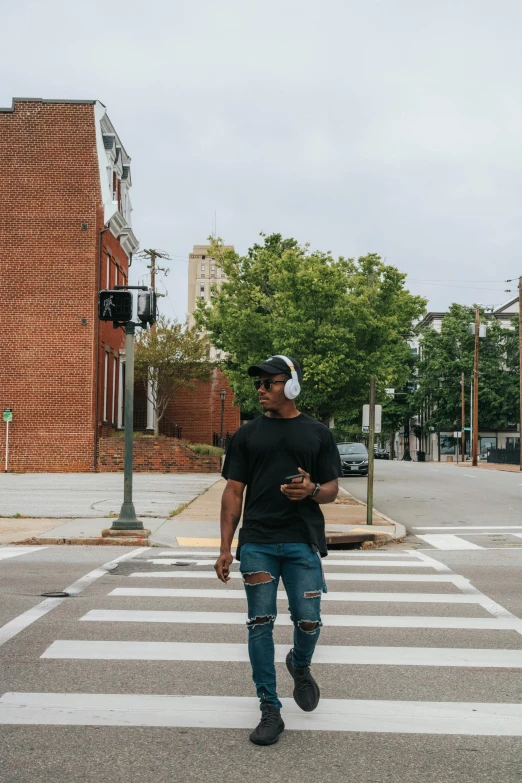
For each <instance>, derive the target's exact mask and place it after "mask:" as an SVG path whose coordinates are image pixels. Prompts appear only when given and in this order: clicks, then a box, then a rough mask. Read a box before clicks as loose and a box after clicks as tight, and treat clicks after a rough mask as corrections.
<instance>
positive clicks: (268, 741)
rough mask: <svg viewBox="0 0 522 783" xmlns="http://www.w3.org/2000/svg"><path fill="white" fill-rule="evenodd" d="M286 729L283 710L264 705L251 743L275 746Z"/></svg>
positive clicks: (251, 736)
mask: <svg viewBox="0 0 522 783" xmlns="http://www.w3.org/2000/svg"><path fill="white" fill-rule="evenodd" d="M284 728H285V724H284V723H283V719H282V717H281V710H279V709H278V708H277V707H275V706H274V705H273V704H263V706H262V707H261V720H260V721H259V723H258V725H257V726H256V728H255V729H254V731H253V732H252V734H251V735H250V742H253V743H254V745H273V744H274V742H277V741H278V740H279V735H280V734H281V733H282V732H283V730H284Z"/></svg>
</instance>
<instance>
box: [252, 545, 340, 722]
mask: <svg viewBox="0 0 522 783" xmlns="http://www.w3.org/2000/svg"><path fill="white" fill-rule="evenodd" d="M240 557H241V561H240V569H241V573H242V574H243V582H244V586H245V590H246V595H247V602H248V621H247V627H248V654H249V657H250V663H251V665H252V679H253V680H254V683H255V686H256V690H257V695H258V697H259V699H260V701H261V704H263V703H266V702H269V703H270V704H274V705H275V706H276V707H279V708H281V702H280V701H279V699H278V697H277V690H276V670H275V664H274V636H273V630H274V622H275V618H276V615H277V588H278V586H279V579H280V578H281V579H282V580H283V584H284V587H285V590H286V594H287V597H288V604H289V609H290V615H291V619H292V622H293V623H294V652H293V664H294V666H297V667H303V666H309V665H310V662H311V660H312V655H313V654H314V650H315V645H316V644H317V640H318V639H319V634H320V632H321V625H322V623H321V593H322V592H326V584H325V581H324V574H323V568H322V565H321V558H320V556H319V554H318V553H317V552H314V551H313V549H312V547H311V546H310V545H309V544H243V546H242V547H241V553H240ZM249 575H252V576H251V579H252V581H253V580H263V581H256V582H255V583H249V582H248V581H247V579H248V576H249ZM268 576H269V577H270V578H269V579H268ZM245 577H246V579H245ZM302 626H304V628H303V627H302Z"/></svg>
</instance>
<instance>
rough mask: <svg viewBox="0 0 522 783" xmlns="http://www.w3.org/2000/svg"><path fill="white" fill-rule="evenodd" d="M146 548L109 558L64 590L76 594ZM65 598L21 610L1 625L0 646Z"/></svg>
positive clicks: (48, 599)
mask: <svg viewBox="0 0 522 783" xmlns="http://www.w3.org/2000/svg"><path fill="white" fill-rule="evenodd" d="M147 549H148V547H140V548H139V549H134V550H133V551H132V552H127V553H126V554H125V555H121V557H117V558H116V559H115V560H111V561H110V562H109V563H106V564H105V565H104V566H101V568H95V569H94V571H91V572H90V573H88V574H86V575H85V576H82V577H81V578H80V579H78V580H77V581H76V582H73V584H72V585H70V586H69V587H66V588H65V592H66V593H69V595H70V596H75V595H78V593H81V591H82V590H84V589H85V588H86V587H88V586H89V585H91V584H92V583H93V582H95V581H96V579H99V578H100V576H105V575H106V574H107V572H108V571H110V570H111V569H112V568H113V567H114V565H115V564H116V563H119V562H121V561H122V560H128V559H129V558H131V557H135V556H136V555H139V554H140V552H146V551H147ZM67 600H68V598H46V599H45V601H40V603H39V604H37V605H36V606H33V607H32V609H28V610H27V612H23V614H20V615H18V617H15V618H14V620H11V621H10V622H8V623H6V624H5V625H3V626H2V627H1V628H0V646H1V645H2V644H5V642H7V641H9V639H12V638H13V636H16V635H17V634H19V633H20V631H23V630H24V629H25V628H27V627H28V626H29V625H31V624H32V623H34V622H35V620H38V619H39V618H40V617H43V616H44V615H45V614H47V612H50V611H51V610H52V609H54V608H55V607H57V606H59V605H60V604H61V603H62V602H63V601H67Z"/></svg>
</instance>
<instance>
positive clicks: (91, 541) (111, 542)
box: [7, 536, 151, 547]
mask: <svg viewBox="0 0 522 783" xmlns="http://www.w3.org/2000/svg"><path fill="white" fill-rule="evenodd" d="M42 545H45V546H57V545H59V546H60V545H62V546H80V545H81V546H132V547H136V546H151V543H150V541H149V539H148V538H139V537H138V536H132V538H131V537H125V538H124V537H122V536H120V537H119V538H105V537H102V536H100V537H97V538H27V539H26V540H25V541H15V542H14V543H12V544H8V545H7V546H42Z"/></svg>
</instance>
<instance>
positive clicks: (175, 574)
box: [130, 569, 462, 584]
mask: <svg viewBox="0 0 522 783" xmlns="http://www.w3.org/2000/svg"><path fill="white" fill-rule="evenodd" d="M130 576H131V577H138V578H144V579H216V578H217V577H216V574H215V573H214V571H185V570H184V569H183V570H182V571H135V572H134V573H132V574H130ZM326 576H327V577H328V579H331V580H332V581H334V582H450V583H453V584H455V582H456V581H459V582H461V581H462V577H459V576H455V575H451V574H347V573H344V572H343V573H336V572H332V571H327V572H326ZM230 578H231V579H242V578H243V575H242V574H241V573H240V572H239V571H231V572H230Z"/></svg>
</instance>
